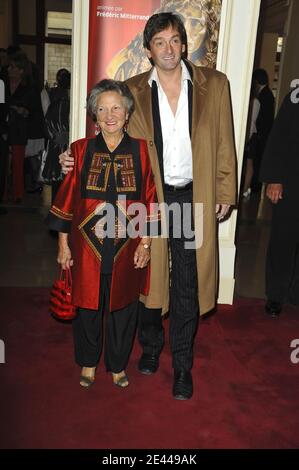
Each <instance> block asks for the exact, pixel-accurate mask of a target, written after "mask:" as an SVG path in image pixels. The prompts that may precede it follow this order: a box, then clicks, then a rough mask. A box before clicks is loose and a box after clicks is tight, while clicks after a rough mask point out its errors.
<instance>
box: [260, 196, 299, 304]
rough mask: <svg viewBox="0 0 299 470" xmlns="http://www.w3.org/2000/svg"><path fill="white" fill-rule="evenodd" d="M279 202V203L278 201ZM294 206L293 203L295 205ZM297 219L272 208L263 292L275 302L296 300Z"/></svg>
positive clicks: (298, 293) (298, 291) (298, 286)
mask: <svg viewBox="0 0 299 470" xmlns="http://www.w3.org/2000/svg"><path fill="white" fill-rule="evenodd" d="M278 204H279V203H278ZM294 209H295V210H297V209H296V207H295V206H294ZM298 244H299V220H298V219H295V217H294V216H293V217H291V216H285V217H282V216H281V210H280V208H279V207H276V206H275V207H274V208H273V215H272V223H271V235H270V240H269V245H268V251H267V258H266V295H267V298H268V299H271V300H274V301H276V302H282V303H283V302H287V301H289V300H290V301H291V302H294V303H299V256H298Z"/></svg>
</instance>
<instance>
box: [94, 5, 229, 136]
mask: <svg viewBox="0 0 299 470" xmlns="http://www.w3.org/2000/svg"><path fill="white" fill-rule="evenodd" d="M221 1H222V0H144V1H140V0H90V10H89V11H90V13H89V48H88V81H87V85H88V90H90V89H91V88H92V86H93V85H94V84H95V83H97V82H98V81H99V80H101V79H102V78H114V79H116V80H126V79H127V78H129V77H132V76H133V75H136V74H138V73H142V72H145V71H146V70H148V69H149V68H150V67H151V65H150V62H149V60H148V58H147V57H146V54H145V52H144V49H143V29H144V26H145V23H146V21H147V20H148V18H149V17H150V16H151V15H152V14H154V13H159V12H162V11H172V12H175V13H176V14H178V15H180V16H181V17H182V19H183V22H184V25H185V28H186V31H187V36H188V58H189V59H190V60H191V61H192V62H193V63H194V64H196V65H203V66H207V67H215V66H216V58H217V44H218V35H219V25H220V15H221ZM90 126H91V122H90V121H88V125H87V127H88V133H89V134H90V132H89V129H90Z"/></svg>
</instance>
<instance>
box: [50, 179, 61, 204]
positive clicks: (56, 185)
mask: <svg viewBox="0 0 299 470" xmlns="http://www.w3.org/2000/svg"><path fill="white" fill-rule="evenodd" d="M61 183H62V181H53V182H52V184H51V187H52V195H51V201H52V204H53V203H54V200H55V197H56V194H57V193H58V191H59V188H60V186H61Z"/></svg>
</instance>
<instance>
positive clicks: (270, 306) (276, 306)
mask: <svg viewBox="0 0 299 470" xmlns="http://www.w3.org/2000/svg"><path fill="white" fill-rule="evenodd" d="M281 309H282V303H281V302H276V301H275V300H270V299H268V300H267V302H266V305H265V310H266V312H267V313H268V314H269V315H271V316H272V317H278V316H279V314H280V312H281Z"/></svg>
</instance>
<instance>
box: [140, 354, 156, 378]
mask: <svg viewBox="0 0 299 470" xmlns="http://www.w3.org/2000/svg"><path fill="white" fill-rule="evenodd" d="M158 367H159V356H158V355H157V354H145V353H143V354H142V356H141V358H140V359H139V363H138V370H139V372H141V373H142V374H145V375H151V374H154V373H155V372H157V370H158Z"/></svg>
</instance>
